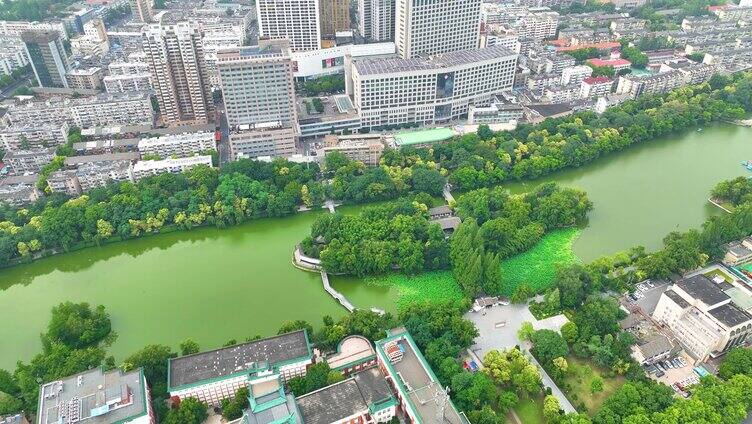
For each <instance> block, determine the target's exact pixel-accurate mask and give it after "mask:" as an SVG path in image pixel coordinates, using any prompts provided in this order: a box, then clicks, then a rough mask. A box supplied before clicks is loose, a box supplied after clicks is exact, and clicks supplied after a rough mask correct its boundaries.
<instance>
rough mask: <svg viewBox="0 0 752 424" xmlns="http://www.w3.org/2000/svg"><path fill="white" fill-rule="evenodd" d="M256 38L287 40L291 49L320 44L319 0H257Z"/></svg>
mask: <svg viewBox="0 0 752 424" xmlns="http://www.w3.org/2000/svg"><path fill="white" fill-rule="evenodd" d="M256 16H257V19H258V26H259V38H261V39H268V40H281V39H287V40H290V48H291V49H292V51H308V50H318V49H320V48H321V24H320V21H319V0H256Z"/></svg>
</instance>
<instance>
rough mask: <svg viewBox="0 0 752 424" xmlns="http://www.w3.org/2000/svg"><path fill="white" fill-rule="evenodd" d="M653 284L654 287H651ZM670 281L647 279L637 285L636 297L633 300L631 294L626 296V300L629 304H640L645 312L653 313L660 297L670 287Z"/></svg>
mask: <svg viewBox="0 0 752 424" xmlns="http://www.w3.org/2000/svg"><path fill="white" fill-rule="evenodd" d="M650 285H652V286H653V287H650ZM669 285H670V283H669V282H668V281H666V280H647V282H641V283H640V284H638V285H637V287H638V288H637V290H635V294H634V297H635V298H636V299H635V300H632V299H631V298H630V297H629V296H625V297H624V301H625V302H626V303H627V304H628V305H633V306H638V307H639V308H640V309H642V311H643V313H645V314H647V315H651V314H652V313H653V311H655V307H656V305H658V299H660V298H661V295H662V294H663V292H664V291H666V289H667V288H668V287H669Z"/></svg>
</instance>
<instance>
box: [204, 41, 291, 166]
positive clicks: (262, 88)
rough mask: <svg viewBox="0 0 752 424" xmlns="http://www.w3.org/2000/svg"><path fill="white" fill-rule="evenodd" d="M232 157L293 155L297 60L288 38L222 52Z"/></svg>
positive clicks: (220, 62) (221, 70)
mask: <svg viewBox="0 0 752 424" xmlns="http://www.w3.org/2000/svg"><path fill="white" fill-rule="evenodd" d="M217 66H218V68H219V75H220V82H221V85H222V94H223V96H224V101H225V110H226V113H227V122H228V123H229V125H230V126H231V127H232V131H231V134H230V150H231V154H232V157H233V158H234V159H238V158H241V157H259V156H272V157H277V156H289V155H291V154H294V153H295V151H296V150H295V141H296V139H297V137H298V135H299V134H300V130H299V127H298V116H297V108H296V100H295V85H294V82H293V63H292V59H291V56H290V49H289V47H288V46H287V43H286V42H279V41H271V42H262V43H261V45H260V46H250V47H240V48H238V49H231V50H226V51H222V52H220V53H219V54H218V55H217Z"/></svg>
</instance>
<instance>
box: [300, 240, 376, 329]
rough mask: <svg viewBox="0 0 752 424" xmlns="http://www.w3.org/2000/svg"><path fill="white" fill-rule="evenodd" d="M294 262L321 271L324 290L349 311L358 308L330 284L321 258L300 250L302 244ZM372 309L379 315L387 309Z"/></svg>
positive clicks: (302, 268)
mask: <svg viewBox="0 0 752 424" xmlns="http://www.w3.org/2000/svg"><path fill="white" fill-rule="evenodd" d="M292 263H293V265H295V267H296V268H298V269H301V270H303V271H309V272H318V273H320V274H321V283H322V284H323V286H324V290H325V291H326V292H327V293H329V295H330V296H332V297H333V298H334V299H335V300H336V301H337V302H339V303H340V305H342V306H344V307H345V309H347V312H350V313H352V312H353V311H355V310H356V309H358V308H356V307H355V306H354V305H353V304H352V302H350V301H349V300H347V297H345V295H344V294H342V293H340V292H338V291H337V290H335V289H334V287H332V285H331V284H329V274H327V273H326V271H324V268H323V267H322V266H321V260H319V259H316V258H312V257H310V256H306V255H304V254H303V252H302V251H301V250H300V245H297V246H295V251H294V252H293V261H292ZM371 311H372V312H376V313H377V314H379V315H384V314H385V311H384V310H383V309H379V308H371Z"/></svg>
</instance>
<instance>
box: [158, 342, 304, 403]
mask: <svg viewBox="0 0 752 424" xmlns="http://www.w3.org/2000/svg"><path fill="white" fill-rule="evenodd" d="M311 354H312V353H311V346H310V344H309V343H308V336H307V334H306V332H305V330H299V331H294V332H291V333H285V334H280V335H278V336H274V337H269V338H266V339H262V340H255V341H252V342H248V343H243V344H239V345H235V346H230V347H225V348H221V349H216V350H211V351H208V352H201V353H196V354H194V355H188V356H181V357H179V358H175V359H171V360H170V363H169V373H170V376H169V381H168V387H169V388H170V389H175V388H178V387H182V386H186V385H192V384H195V383H200V382H202V381H206V380H210V379H215V378H219V377H227V376H230V375H233V374H236V373H239V372H243V371H246V370H248V369H250V368H252V367H253V366H254V365H255V364H257V363H261V362H266V363H268V364H269V365H271V366H273V365H275V364H279V363H282V362H288V361H293V360H304V359H306V358H309V357H310V356H311Z"/></svg>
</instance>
